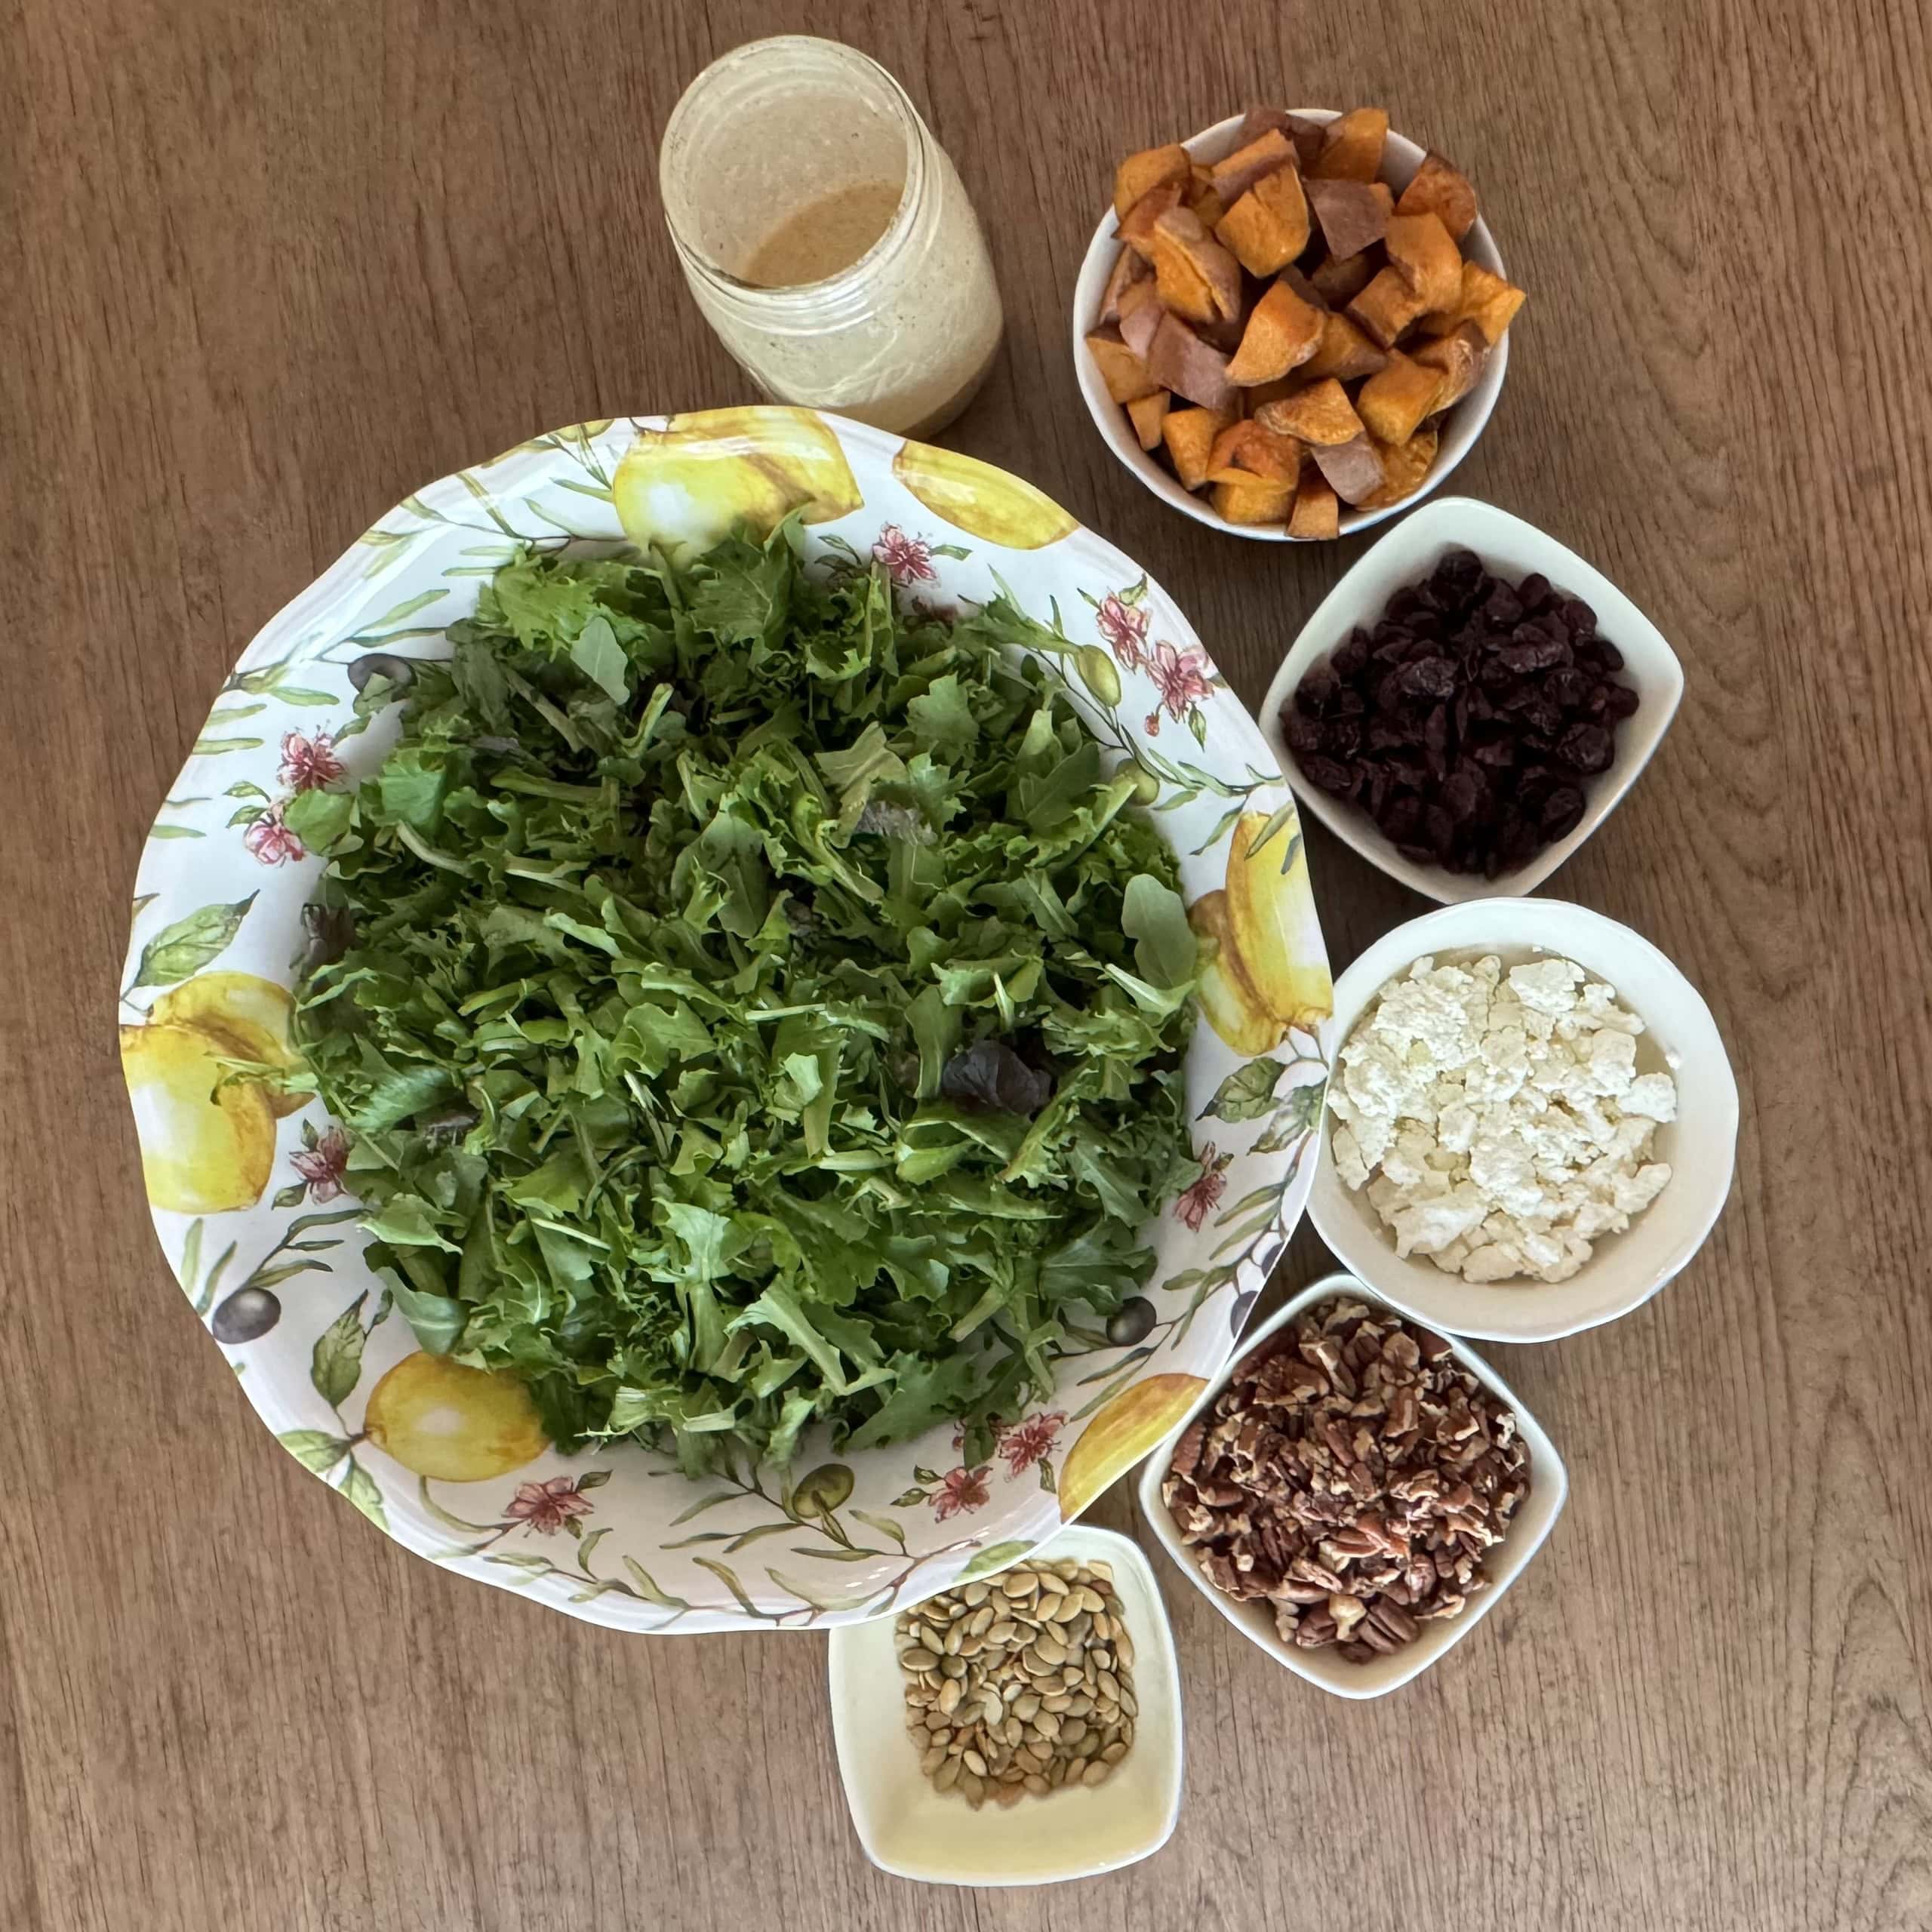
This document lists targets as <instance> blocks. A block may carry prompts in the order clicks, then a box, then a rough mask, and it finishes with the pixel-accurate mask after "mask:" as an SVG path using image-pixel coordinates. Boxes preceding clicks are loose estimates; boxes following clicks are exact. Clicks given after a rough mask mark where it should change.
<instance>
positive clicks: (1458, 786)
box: [1442, 764, 1489, 823]
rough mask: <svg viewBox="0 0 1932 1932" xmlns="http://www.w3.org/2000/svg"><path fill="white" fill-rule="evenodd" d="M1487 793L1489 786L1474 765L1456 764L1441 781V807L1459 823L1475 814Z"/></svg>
mask: <svg viewBox="0 0 1932 1932" xmlns="http://www.w3.org/2000/svg"><path fill="white" fill-rule="evenodd" d="M1488 793H1489V787H1488V786H1487V785H1485V784H1484V783H1483V781H1482V777H1481V774H1480V773H1478V771H1477V770H1476V768H1475V766H1473V765H1469V764H1461V765H1458V766H1457V768H1456V769H1455V770H1454V771H1452V772H1451V773H1450V774H1449V776H1448V777H1447V778H1445V779H1444V780H1443V781H1442V804H1443V809H1444V811H1447V813H1448V814H1449V816H1450V817H1451V818H1452V819H1454V820H1457V823H1463V822H1464V821H1466V820H1471V819H1473V818H1475V817H1476V816H1477V814H1478V812H1479V811H1480V810H1481V807H1482V805H1483V804H1484V801H1486V799H1487V797H1488Z"/></svg>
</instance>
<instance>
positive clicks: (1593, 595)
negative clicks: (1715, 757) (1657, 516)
mask: <svg viewBox="0 0 1932 1932" xmlns="http://www.w3.org/2000/svg"><path fill="white" fill-rule="evenodd" d="M1462 548H1466V549H1471V550H1473V551H1475V553H1476V555H1478V556H1479V557H1480V558H1481V559H1482V561H1483V564H1484V567H1485V568H1487V569H1488V570H1491V571H1494V572H1495V573H1496V574H1497V575H1498V576H1499V577H1512V578H1515V579H1518V580H1520V579H1521V578H1523V577H1527V576H1528V575H1529V574H1531V572H1532V571H1540V572H1541V573H1542V574H1543V575H1544V576H1545V577H1548V578H1549V580H1550V582H1551V583H1552V584H1553V585H1555V587H1556V588H1557V589H1558V590H1561V591H1564V592H1567V593H1568V595H1571V596H1572V597H1580V598H1582V599H1583V601H1584V602H1585V603H1586V604H1587V605H1589V606H1590V607H1591V608H1592V610H1594V611H1595V612H1596V614H1597V626H1598V629H1599V630H1600V631H1601V632H1602V633H1603V635H1604V636H1605V637H1606V638H1608V639H1609V640H1610V641H1611V643H1612V644H1614V645H1616V647H1617V649H1618V650H1619V651H1621V652H1623V669H1622V670H1621V671H1620V672H1618V673H1617V675H1618V676H1619V677H1620V678H1621V679H1622V680H1623V682H1624V683H1626V684H1627V685H1629V686H1630V687H1631V688H1632V690H1633V691H1635V692H1636V694H1637V697H1638V706H1637V709H1636V710H1635V712H1633V713H1632V715H1630V716H1629V717H1628V718H1626V719H1625V720H1624V721H1623V723H1622V724H1620V725H1619V726H1618V728H1617V757H1616V759H1615V761H1614V763H1613V764H1611V768H1610V769H1609V770H1608V771H1601V772H1599V773H1598V774H1597V775H1596V777H1594V778H1592V780H1590V781H1589V785H1588V786H1587V787H1586V790H1585V792H1584V806H1583V817H1581V818H1580V820H1577V824H1576V826H1575V828H1574V829H1573V830H1572V831H1571V832H1570V834H1569V835H1568V836H1567V838H1559V839H1558V840H1557V841H1555V844H1550V845H1546V846H1545V847H1544V848H1543V850H1542V851H1540V852H1539V853H1538V854H1537V855H1536V857H1534V859H1532V860H1531V861H1530V863H1528V864H1527V865H1526V866H1520V867H1518V869H1517V870H1515V872H1501V873H1499V874H1498V875H1497V876H1496V877H1495V878H1493V879H1485V878H1470V877H1467V876H1466V875H1463V873H1460V872H1448V871H1446V870H1444V869H1443V868H1442V867H1441V866H1419V865H1417V864H1416V863H1415V862H1414V860H1411V859H1405V858H1404V857H1403V856H1402V855H1401V853H1400V852H1398V851H1396V849H1395V847H1394V845H1392V844H1391V843H1390V842H1389V840H1388V839H1386V838H1384V837H1383V834H1382V832H1381V829H1380V827H1379V826H1377V824H1376V823H1375V821H1374V820H1373V819H1372V818H1371V817H1369V815H1368V814H1367V813H1366V812H1365V811H1359V810H1358V809H1357V808H1355V806H1353V805H1352V804H1345V803H1343V801H1341V800H1340V799H1339V798H1331V797H1330V796H1329V795H1328V794H1327V792H1324V791H1323V790H1322V789H1321V787H1320V786H1317V785H1313V784H1311V783H1309V780H1307V779H1306V778H1305V777H1303V776H1302V771H1301V768H1300V765H1299V764H1297V762H1296V761H1295V755H1294V752H1291V750H1289V749H1288V744H1287V739H1286V737H1284V736H1283V734H1282V731H1281V714H1282V712H1283V711H1284V709H1286V708H1287V705H1288V704H1289V703H1290V701H1291V700H1292V699H1293V698H1294V694H1295V687H1296V686H1297V685H1299V684H1300V682H1301V681H1302V678H1303V675H1304V674H1305V673H1306V672H1307V671H1308V670H1309V669H1310V668H1311V667H1312V666H1313V665H1314V664H1315V661H1316V660H1318V659H1319V658H1323V657H1327V655H1328V654H1329V653H1330V652H1331V651H1334V649H1336V648H1337V646H1339V645H1343V644H1345V643H1346V642H1347V641H1348V636H1349V632H1351V631H1352V630H1353V629H1355V626H1357V625H1358V624H1359V625H1361V626H1363V627H1364V629H1373V628H1374V625H1375V623H1376V622H1377V620H1378V619H1379V618H1380V617H1381V615H1382V612H1383V607H1384V606H1385V605H1386V604H1387V603H1388V601H1389V598H1391V597H1392V596H1394V595H1395V592H1397V591H1398V590H1401V589H1404V587H1405V586H1407V585H1409V584H1411V583H1416V582H1417V581H1418V580H1420V579H1421V578H1423V577H1426V576H1427V575H1428V574H1429V572H1430V571H1432V570H1433V569H1434V568H1435V565H1436V563H1437V561H1438V559H1439V558H1441V555H1442V554H1443V552H1444V551H1447V550H1452V549H1462ZM1683 695H1684V670H1683V667H1682V666H1681V665H1680V664H1679V663H1678V661H1677V654H1676V653H1675V651H1672V649H1671V648H1670V646H1669V645H1668V644H1666V642H1665V641H1664V638H1663V632H1661V631H1660V630H1659V629H1657V626H1656V625H1654V623H1651V620H1650V619H1649V618H1647V617H1645V616H1644V614H1643V612H1642V611H1640V610H1638V608H1637V607H1636V605H1634V604H1633V603H1632V602H1631V601H1630V600H1629V598H1627V597H1626V596H1625V595H1624V594H1623V592H1622V591H1620V590H1619V589H1617V586H1616V585H1615V584H1614V583H1611V580H1609V578H1608V577H1605V576H1604V574H1603V573H1602V572H1601V571H1599V570H1598V569H1596V568H1594V567H1593V566H1592V565H1589V564H1586V562H1584V561H1583V558H1581V557H1580V556H1578V555H1577V553H1576V552H1575V551H1574V550H1571V549H1566V548H1565V547H1564V546H1563V545H1562V544H1561V543H1558V542H1557V540H1556V539H1555V537H1549V536H1546V534H1544V533H1543V531H1540V530H1539V529H1538V528H1537V527H1536V525H1534V524H1533V523H1525V522H1524V521H1523V519H1522V518H1521V517H1519V516H1512V515H1510V514H1509V512H1508V511H1507V510H1500V509H1497V507H1496V506H1495V505H1494V504H1493V503H1478V502H1477V501H1476V500H1475V498H1474V497H1442V498H1441V500H1439V501H1438V502H1435V503H1431V504H1429V506H1427V508H1426V509H1421V510H1418V511H1417V512H1416V514H1415V515H1414V516H1412V517H1411V518H1409V519H1408V520H1407V521H1406V522H1405V523H1404V524H1402V525H1400V526H1399V527H1398V528H1396V529H1394V530H1392V531H1389V534H1388V535H1387V536H1386V537H1382V538H1381V539H1380V540H1378V541H1377V543H1375V545H1374V547H1373V548H1371V549H1369V550H1367V551H1366V552H1364V554H1363V555H1362V556H1361V558H1359V559H1358V561H1357V562H1356V563H1355V565H1354V567H1353V568H1352V569H1351V570H1350V571H1349V573H1348V574H1347V575H1346V576H1345V577H1343V579H1342V580H1341V582H1340V583H1338V584H1337V585H1336V586H1335V588H1334V589H1333V590H1331V592H1329V593H1328V595H1327V596H1326V597H1325V598H1323V600H1322V601H1321V606H1320V608H1318V610H1317V611H1315V615H1314V616H1313V617H1311V618H1309V620H1308V622H1307V623H1305V624H1304V625H1303V626H1302V629H1301V635H1300V636H1299V637H1297V638H1296V639H1295V641H1294V646H1293V648H1291V650H1290V651H1289V652H1288V654H1287V657H1285V658H1284V659H1283V660H1281V669H1279V670H1278V671H1277V672H1275V681H1274V682H1273V683H1272V685H1269V687H1268V696H1267V697H1266V700H1264V701H1263V705H1262V707H1261V731H1262V735H1263V737H1266V740H1268V746H1269V749H1270V750H1271V751H1272V752H1274V754H1275V757H1276V758H1278V759H1279V760H1280V761H1281V770H1282V771H1283V772H1284V774H1286V776H1287V781H1288V783H1290V784H1291V786H1294V792H1295V795H1296V796H1297V798H1300V801H1301V802H1302V804H1303V808H1305V809H1306V810H1307V811H1310V812H1312V813H1313V814H1314V815H1315V817H1317V818H1318V819H1319V820H1321V823H1323V824H1324V825H1325V826H1327V828H1328V829H1329V830H1330V831H1331V832H1333V833H1334V835H1335V836H1336V837H1337V838H1340V839H1341V840H1342V841H1343V842H1344V843H1345V844H1349V845H1352V846H1353V847H1354V848H1355V850H1356V851H1358V852H1359V853H1360V854H1361V855H1362V857H1364V859H1366V860H1368V861H1369V862H1370V863H1371V864H1372V865H1377V866H1380V867H1381V868H1382V869H1383V871H1384V872H1386V873H1388V875H1389V877H1390V878H1398V879H1400V880H1401V882H1402V883H1403V884H1404V885H1406V886H1409V887H1411V888H1413V889H1414V891H1417V892H1420V894H1422V895H1423V897H1424V898H1426V899H1434V900H1440V901H1441V903H1444V904H1445V905H1451V904H1454V903H1456V902H1457V900H1466V899H1486V898H1489V897H1492V896H1494V895H1496V894H1504V895H1509V894H1517V893H1527V892H1533V891H1535V889H1536V888H1537V887H1538V886H1539V885H1540V884H1542V883H1543V881H1544V880H1545V879H1546V878H1549V875H1550V874H1551V873H1552V872H1554V871H1555V869H1557V867H1558V866H1560V865H1561V864H1562V863H1563V862H1564V860H1565V859H1567V858H1568V857H1569V856H1570V855H1571V853H1572V852H1574V851H1576V849H1577V847H1578V846H1580V844H1583V841H1584V840H1585V839H1586V838H1589V835H1590V834H1591V833H1592V832H1594V831H1595V830H1596V829H1597V827H1598V826H1600V825H1601V824H1602V823H1603V822H1604V820H1605V819H1607V817H1609V816H1610V815H1611V813H1612V812H1614V811H1615V810H1616V809H1617V804H1618V802H1619V801H1620V800H1621V799H1622V798H1623V795H1624V793H1625V792H1627V791H1629V789H1630V787H1631V786H1632V785H1633V784H1635V783H1636V780H1637V774H1638V773H1639V772H1641V771H1642V770H1643V768H1644V766H1645V765H1647V764H1649V763H1650V761H1651V753H1652V752H1654V751H1655V750H1656V749H1657V746H1659V745H1660V743H1662V742H1663V734H1665V732H1666V731H1669V729H1670V721H1671V720H1672V718H1675V716H1676V715H1677V706H1678V700H1680V699H1681V697H1683Z"/></svg>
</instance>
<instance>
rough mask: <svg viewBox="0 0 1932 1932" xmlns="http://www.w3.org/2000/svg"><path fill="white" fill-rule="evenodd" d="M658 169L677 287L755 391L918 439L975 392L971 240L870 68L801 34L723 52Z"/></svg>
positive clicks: (991, 324)
mask: <svg viewBox="0 0 1932 1932" xmlns="http://www.w3.org/2000/svg"><path fill="white" fill-rule="evenodd" d="M658 176H659V180H660V184H661V186H662V187H663V195H664V214H665V220H666V224H667V226H669V229H670V231H671V239H672V244H673V245H675V248H676V249H677V251H678V260H679V262H680V263H681V264H682V266H683V268H684V271H685V278H686V280H687V281H689V282H690V284H691V293H692V294H694V296H696V297H697V304H698V306H699V307H700V309H703V312H704V314H705V316H706V319H707V320H708V321H709V322H710V324H711V325H712V328H714V329H715V330H716V331H718V336H719V337H720V339H721V340H722V341H723V343H724V346H725V347H726V348H727V349H729V350H730V351H731V353H732V355H734V356H735V357H736V358H737V360H738V361H739V362H740V363H741V364H742V365H743V367H744V368H745V370H746V372H747V373H748V374H749V375H750V376H751V377H752V380H753V381H755V383H757V384H758V386H759V387H760V388H761V389H763V390H764V392H765V393H766V394H767V395H771V396H772V397H774V398H776V399H777V400H778V401H783V402H794V403H803V404H805V405H808V406H810V407H813V408H824V409H830V410H835V411H838V412H839V413H841V414H844V415H847V416H852V417H857V418H858V419H859V420H860V421H861V422H863V423H874V424H876V425H877V426H878V427H879V428H881V429H890V430H895V431H897V432H901V433H903V434H905V435H915V436H924V435H931V433H932V432H934V431H935V430H937V429H940V428H943V426H945V425H946V423H949V422H951V421H952V419H953V417H955V416H957V415H958V413H959V412H960V411H961V410H962V409H964V408H965V407H966V405H967V404H968V402H970V401H971V400H972V398H973V395H974V392H975V391H976V390H977V389H978V388H979V386H980V383H982V382H983V381H984V380H985V379H986V372H987V371H988V370H989V368H991V367H992V360H993V357H994V355H995V354H996V353H997V352H998V348H999V340H1000V331H1001V322H1002V317H1001V309H1000V300H999V289H998V285H997V284H996V283H995V281H994V280H993V269H992V260H991V258H990V257H989V256H988V254H987V253H986V238H985V236H984V235H982V234H981V232H980V223H979V218H978V217H977V216H976V215H975V214H974V212H973V205H972V203H971V202H969V201H968V199H967V198H966V190H965V189H964V186H962V185H961V182H960V180H959V177H958V174H957V173H956V172H955V171H954V168H953V165H952V162H951V161H950V160H949V159H948V158H947V157H946V150H945V149H943V148H942V147H941V146H940V144H939V143H938V142H937V141H936V140H934V139H933V137H932V134H931V130H930V129H928V127H927V126H926V124H925V123H924V122H923V121H921V119H920V118H919V115H918V111H917V110H916V109H915V108H914V107H913V106H912V103H911V102H910V101H909V100H907V99H906V95H905V94H904V92H903V90H902V89H901V88H900V85H899V84H898V82H896V81H895V80H894V78H892V76H891V75H890V74H888V72H886V71H885V69H884V68H883V67H881V66H879V64H878V63H877V62H876V61H875V60H869V59H867V58H866V56H865V55H864V54H860V53H859V52H858V51H857V50H856V49H854V48H850V47H844V46H841V45H840V44H839V43H838V42H836V41H830V40H818V39H814V38H811V37H810V36H808V35H783V36H780V38H775V39H771V40H757V41H753V42H750V43H749V45H746V46H743V47H740V48H735V49H734V51H732V52H731V53H729V54H724V56H722V57H721V58H720V59H718V60H715V61H713V62H712V64H711V65H710V66H709V67H707V68H706V69H705V70H704V72H703V73H701V74H700V75H698V77H697V79H696V80H694V82H692V83H691V85H690V86H689V87H688V88H686V89H685V94H684V97H683V98H682V99H681V100H680V101H679V102H678V105H677V106H676V108H675V109H674V110H673V112H672V115H671V120H670V125H669V127H667V128H666V130H665V132H664V142H663V147H662V149H660V152H659V156H658ZM895 189H896V190H897V195H896V198H894V190H895ZM881 224H883V232H880V228H881ZM855 256H856V259H854V257H855ZM808 275H816V276H817V279H809V280H808V279H805V277H806V276H808ZM767 281H776V282H777V283H779V284H780V285H779V286H775V287H771V286H764V285H761V284H763V283H764V282H767Z"/></svg>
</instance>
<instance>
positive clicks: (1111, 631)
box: [1094, 591, 1147, 671]
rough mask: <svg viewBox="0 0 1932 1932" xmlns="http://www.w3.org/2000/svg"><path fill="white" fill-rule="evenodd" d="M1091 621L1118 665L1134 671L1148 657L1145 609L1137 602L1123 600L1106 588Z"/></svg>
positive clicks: (1095, 607)
mask: <svg viewBox="0 0 1932 1932" xmlns="http://www.w3.org/2000/svg"><path fill="white" fill-rule="evenodd" d="M1094 622H1095V623H1097V624H1098V625H1099V626H1100V635H1102V636H1103V638H1106V641H1107V645H1108V648H1109V649H1110V650H1111V651H1112V652H1113V654H1114V656H1115V658H1116V659H1117V660H1118V662H1119V663H1120V666H1121V669H1123V670H1127V671H1137V670H1139V669H1140V667H1141V666H1142V665H1143V664H1144V663H1146V661H1147V651H1146V645H1147V612H1146V609H1145V608H1144V607H1143V606H1142V605H1138V604H1123V603H1122V602H1121V600H1120V598H1119V597H1118V595H1116V594H1115V592H1112V591H1109V592H1108V593H1107V594H1106V596H1104V597H1103V598H1101V599H1100V602H1099V603H1097V605H1094Z"/></svg>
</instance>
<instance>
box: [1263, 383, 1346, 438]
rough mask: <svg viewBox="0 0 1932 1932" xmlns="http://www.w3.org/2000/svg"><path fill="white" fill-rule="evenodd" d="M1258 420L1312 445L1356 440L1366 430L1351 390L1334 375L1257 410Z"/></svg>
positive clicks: (1265, 425) (1277, 432) (1276, 431)
mask: <svg viewBox="0 0 1932 1932" xmlns="http://www.w3.org/2000/svg"><path fill="white" fill-rule="evenodd" d="M1254 420H1256V421H1257V423H1260V425H1261V426H1262V427H1263V429H1272V430H1273V431H1274V432H1275V434H1276V435H1280V436H1296V437H1299V438H1300V440H1301V441H1303V442H1304V443H1306V444H1307V445H1309V447H1310V448H1321V447H1323V446H1324V445H1334V444H1337V443H1346V442H1352V441H1354V439H1355V438H1356V437H1357V436H1359V435H1363V434H1364V430H1363V429H1362V423H1361V417H1359V416H1358V415H1357V414H1355V405H1354V404H1352V402H1350V401H1349V395H1348V392H1347V391H1346V389H1343V386H1341V384H1340V383H1338V382H1337V381H1336V380H1335V379H1334V377H1332V376H1330V377H1326V378H1325V379H1324V380H1322V381H1321V382H1318V383H1309V386H1308V387H1307V388H1306V389H1297V391H1296V392H1295V393H1294V395H1291V396H1284V397H1283V398H1282V399H1281V401H1279V402H1271V403H1269V404H1268V405H1266V406H1265V407H1264V408H1261V409H1259V410H1257V411H1256V412H1255V417H1254Z"/></svg>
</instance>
